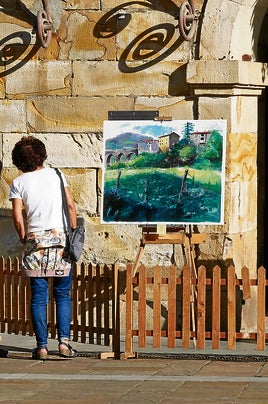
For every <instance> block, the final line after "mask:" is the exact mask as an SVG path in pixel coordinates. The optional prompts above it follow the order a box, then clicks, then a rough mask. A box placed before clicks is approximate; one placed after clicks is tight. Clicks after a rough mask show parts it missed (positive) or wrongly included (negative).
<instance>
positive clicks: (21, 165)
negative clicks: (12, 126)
mask: <svg viewBox="0 0 268 404" xmlns="http://www.w3.org/2000/svg"><path fill="white" fill-rule="evenodd" d="M46 158H47V152H46V147H45V145H44V143H43V142H41V140H39V139H36V138H35V137H33V136H23V137H22V138H21V140H20V141H19V142H17V143H16V144H15V146H14V149H13V150H12V162H13V164H14V165H15V166H16V167H17V168H18V169H19V170H21V171H22V172H24V173H27V172H30V171H34V170H36V168H37V167H41V166H42V165H43V162H44V161H45V160H46Z"/></svg>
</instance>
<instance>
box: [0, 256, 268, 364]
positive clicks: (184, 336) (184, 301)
mask: <svg viewBox="0 0 268 404" xmlns="http://www.w3.org/2000/svg"><path fill="white" fill-rule="evenodd" d="M177 270H178V269H177V268H176V267H174V266H170V267H169V268H168V269H167V268H165V269H163V268H160V267H159V266H157V267H155V268H153V276H151V277H148V274H147V269H146V268H145V267H144V266H143V265H141V266H140V267H139V270H138V272H137V273H136V274H135V276H133V265H128V266H127V268H126V270H125V271H123V270H122V269H121V270H120V288H119V276H118V275H119V268H118V266H117V265H112V266H107V265H103V266H100V265H95V266H94V265H92V264H85V263H82V264H79V265H76V266H75V268H74V271H73V285H72V291H71V293H72V320H71V333H72V335H71V337H72V339H73V341H79V342H82V343H90V344H98V345H103V346H108V345H110V346H111V347H112V349H111V350H110V352H111V354H113V356H114V357H116V356H118V357H121V358H128V357H132V356H136V354H135V353H134V352H133V337H137V345H138V348H145V347H146V345H147V342H148V337H151V339H152V342H153V347H154V348H160V347H161V345H163V343H164V341H163V338H165V344H166V346H167V347H168V348H171V349H172V348H175V347H178V346H181V347H182V348H188V347H190V344H191V343H194V345H195V347H196V348H197V349H204V348H205V346H206V341H207V340H210V341H211V347H212V349H219V348H220V345H221V341H222V340H225V341H227V348H228V349H235V348H236V341H237V340H238V339H246V338H247V339H255V340H256V349H257V350H265V342H266V339H268V334H267V333H266V331H265V304H266V301H265V290H266V286H267V285H268V282H267V280H266V274H265V269H264V268H263V267H260V268H258V270H257V278H256V279H250V276H249V270H248V268H246V267H243V268H242V270H241V274H242V277H241V279H237V278H236V275H235V268H234V267H232V266H230V267H229V268H227V270H226V275H225V276H224V277H223V276H222V270H221V268H220V267H218V266H215V267H214V268H213V270H212V271H210V273H209V275H210V276H209V277H208V276H207V270H206V268H205V267H204V266H200V267H199V268H198V270H197V278H196V279H195V278H193V277H192V276H191V270H190V268H189V267H188V266H185V267H184V268H183V270H182V276H181V277H177V276H176V271H177ZM164 271H165V272H164ZM163 274H164V275H163ZM51 282H53V281H52V280H51ZM253 287H254V292H255V293H254V296H255V301H256V302H257V303H256V332H252V333H243V332H241V328H240V326H241V307H242V306H241V304H242V302H243V301H246V300H248V299H251V296H252V290H253V289H252V288H253ZM120 290H121V299H122V302H121V307H120V302H119V297H120ZM122 290H123V291H124V293H123V294H124V297H123V296H122ZM49 293H50V297H49V304H48V314H47V319H48V328H49V334H50V337H51V338H56V316H55V304H54V299H53V296H52V283H50V292H49ZM30 298H31V290H30V283H29V278H26V277H24V276H23V274H22V271H21V267H20V261H19V259H17V258H16V259H13V260H11V259H10V258H9V257H8V258H6V259H4V258H3V257H1V258H0V332H1V333H15V334H22V335H33V327H32V322H31V315H30ZM123 316H124V317H125V324H124V329H123V327H122V328H121V324H122V321H121V320H122V317H123ZM120 334H121V335H123V334H124V335H125V341H126V342H125V350H124V352H123V353H122V354H121V355H120ZM110 356H111V355H110Z"/></svg>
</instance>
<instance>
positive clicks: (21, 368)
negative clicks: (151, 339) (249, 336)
mask: <svg viewBox="0 0 268 404" xmlns="http://www.w3.org/2000/svg"><path fill="white" fill-rule="evenodd" d="M1 344H2V345H1V348H5V349H7V348H8V350H9V357H7V358H0V402H3V403H10V404H11V403H21V402H23V403H35V404H38V403H47V402H49V403H60V402H62V403H63V402H64V403H65V404H67V403H75V402H78V403H94V404H99V403H100V404H102V403H118V402H122V403H128V404H131V403H140V402H142V403H144V404H147V403H148V404H149V403H163V404H164V403H169V404H172V403H197V402H198V403H221V402H223V403H241V404H242V403H243V404H244V403H249V404H254V403H267V402H268V357H267V356H266V354H265V352H264V353H261V354H260V355H256V354H257V353H256V352H254V350H253V349H252V348H250V347H249V348H247V349H240V353H242V355H236V356H234V357H233V359H232V358H231V359H230V357H228V356H227V355H226V356H224V355H221V356H220V358H221V360H217V358H216V357H213V356H210V354H209V352H208V351H207V352H204V353H206V355H204V356H203V357H202V356H200V355H199V356H198V355H197V356H196V358H198V359H193V358H194V355H193V354H191V355H188V353H189V352H188V353H187V352H184V355H182V356H180V355H177V356H174V358H172V355H169V356H168V355H166V354H165V352H162V356H161V353H160V354H159V355H156V354H154V355H152V354H150V353H148V352H147V354H146V352H143V354H141V355H140V356H139V355H138V358H136V359H134V358H133V359H126V360H115V359H112V358H109V359H99V356H98V353H99V352H98V349H99V348H98V349H97V348H96V347H92V346H89V345H85V344H73V346H74V347H75V348H77V349H78V350H79V352H80V355H79V356H78V357H77V358H74V359H64V358H60V357H59V356H58V355H57V349H56V348H57V343H56V341H50V355H49V359H48V360H47V361H45V362H42V361H35V360H32V359H31V350H32V348H33V346H34V340H33V338H32V337H23V336H13V335H6V334H2V341H1ZM102 348H103V347H102ZM195 352H196V350H195ZM237 352H238V351H237ZM252 353H254V355H253V356H252ZM243 355H244V356H243ZM243 358H244V359H243Z"/></svg>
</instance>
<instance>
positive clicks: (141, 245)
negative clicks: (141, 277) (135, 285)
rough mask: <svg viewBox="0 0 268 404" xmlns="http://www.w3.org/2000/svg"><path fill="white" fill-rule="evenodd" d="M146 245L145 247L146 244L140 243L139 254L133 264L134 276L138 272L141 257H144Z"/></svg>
mask: <svg viewBox="0 0 268 404" xmlns="http://www.w3.org/2000/svg"><path fill="white" fill-rule="evenodd" d="M144 247H145V244H143V243H141V244H140V247H139V250H138V254H137V256H136V259H135V262H134V265H133V276H134V275H135V274H136V272H137V269H138V266H139V263H140V260H141V257H142V255H143V252H144Z"/></svg>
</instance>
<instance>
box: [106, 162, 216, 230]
mask: <svg viewBox="0 0 268 404" xmlns="http://www.w3.org/2000/svg"><path fill="white" fill-rule="evenodd" d="M185 171H186V168H185V167H181V168H177V167H176V168H165V169H164V168H163V169H159V168H157V169H156V168H150V169H148V168H146V169H139V170H137V169H135V170H130V169H129V170H122V171H121V173H120V176H119V177H118V175H119V171H118V170H107V171H106V172H105V177H104V198H103V220H104V221H106V222H139V223H147V222H151V223H159V222H166V223H189V222H192V223H203V222H204V223H205V222H212V223H219V222H220V218H221V176H220V173H219V171H216V170H195V169H192V168H191V169H189V172H188V175H187V177H186V179H185V181H184V183H183V179H184V177H185ZM182 184H184V186H183V187H182Z"/></svg>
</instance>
